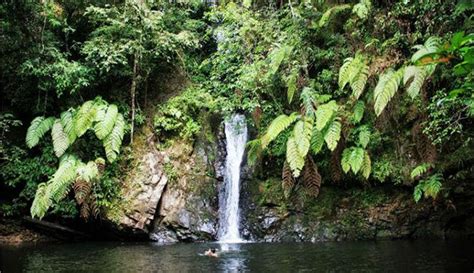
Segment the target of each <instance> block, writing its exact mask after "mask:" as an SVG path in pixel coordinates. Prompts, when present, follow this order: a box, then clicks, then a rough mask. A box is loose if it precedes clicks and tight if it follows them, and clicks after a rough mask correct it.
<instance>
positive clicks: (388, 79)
mask: <svg viewBox="0 0 474 273" xmlns="http://www.w3.org/2000/svg"><path fill="white" fill-rule="evenodd" d="M403 73H404V68H403V67H402V68H400V69H399V70H397V71H396V72H394V71H393V70H389V71H388V72H386V73H385V74H383V75H382V76H381V77H380V79H379V82H378V83H377V86H376V87H375V90H374V98H375V104H374V109H375V114H376V115H377V116H379V115H380V114H381V113H382V111H383V109H385V107H386V106H387V104H388V103H389V102H390V100H391V99H392V98H393V96H394V95H395V93H396V92H397V90H398V87H399V85H400V82H401V80H402V79H403Z"/></svg>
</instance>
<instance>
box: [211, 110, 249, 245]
mask: <svg viewBox="0 0 474 273" xmlns="http://www.w3.org/2000/svg"><path fill="white" fill-rule="evenodd" d="M225 136H226V149H227V157H226V162H225V177H224V191H223V194H222V196H221V200H220V202H219V203H220V207H219V216H220V221H219V230H218V234H217V235H218V238H219V241H220V242H225V243H232V242H242V239H241V238H240V234H239V226H240V215H239V214H240V212H239V199H240V165H241V164H242V159H243V156H244V151H245V144H246V143H247V123H246V121H245V116H244V115H241V114H234V115H233V116H232V117H231V118H230V119H229V120H228V121H226V122H225Z"/></svg>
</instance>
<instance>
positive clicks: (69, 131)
mask: <svg viewBox="0 0 474 273" xmlns="http://www.w3.org/2000/svg"><path fill="white" fill-rule="evenodd" d="M61 124H62V125H63V129H64V132H65V133H66V135H67V137H68V140H69V145H72V143H74V141H76V138H77V135H76V130H75V124H74V114H73V113H72V110H68V111H64V112H62V113H61Z"/></svg>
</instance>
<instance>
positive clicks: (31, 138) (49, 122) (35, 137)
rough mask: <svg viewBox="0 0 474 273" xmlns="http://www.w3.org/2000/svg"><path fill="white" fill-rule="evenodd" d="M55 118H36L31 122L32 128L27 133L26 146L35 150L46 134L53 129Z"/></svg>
mask: <svg viewBox="0 0 474 273" xmlns="http://www.w3.org/2000/svg"><path fill="white" fill-rule="evenodd" d="M54 120H55V119H54V118H53V117H49V118H45V117H36V118H35V119H33V120H32V121H31V124H30V127H28V130H27V132H26V145H27V146H28V148H30V149H31V148H33V147H34V146H36V145H37V144H38V142H39V140H40V139H41V138H42V137H43V136H44V135H45V134H46V132H48V131H49V129H51V127H53V124H54Z"/></svg>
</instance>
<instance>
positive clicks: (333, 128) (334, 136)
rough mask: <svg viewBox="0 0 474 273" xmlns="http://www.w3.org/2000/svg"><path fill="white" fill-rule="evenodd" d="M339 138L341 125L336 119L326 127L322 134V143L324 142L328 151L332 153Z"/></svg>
mask: <svg viewBox="0 0 474 273" xmlns="http://www.w3.org/2000/svg"><path fill="white" fill-rule="evenodd" d="M340 138H341V123H340V122H339V120H338V119H334V120H333V121H332V122H331V124H330V125H329V126H328V128H327V130H326V132H325V134H324V141H326V145H327V146H328V149H329V150H331V151H334V149H336V147H337V143H338V142H339V139H340Z"/></svg>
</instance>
